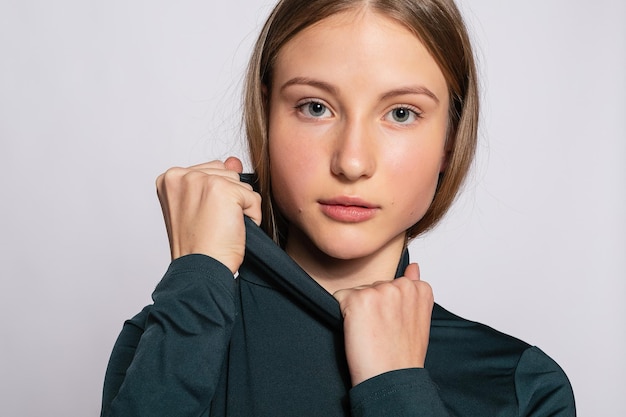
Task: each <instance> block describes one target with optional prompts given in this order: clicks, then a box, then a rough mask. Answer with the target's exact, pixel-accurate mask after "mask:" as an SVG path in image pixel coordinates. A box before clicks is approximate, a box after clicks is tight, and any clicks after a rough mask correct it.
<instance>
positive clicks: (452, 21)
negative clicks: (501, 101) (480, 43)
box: [243, 0, 479, 244]
mask: <svg viewBox="0 0 626 417" xmlns="http://www.w3.org/2000/svg"><path fill="white" fill-rule="evenodd" d="M363 7H366V8H369V9H370V10H371V11H374V12H377V13H380V14H382V15H385V16H387V17H390V18H392V19H395V20H396V21H397V22H399V23H400V24H402V25H404V26H405V27H407V28H408V29H409V30H411V31H412V32H413V33H414V34H415V35H416V36H417V38H418V39H419V40H420V41H421V42H422V43H423V44H424V46H425V47H426V49H427V50H428V51H429V53H430V54H431V56H432V57H433V58H434V60H435V62H436V63H437V64H438V66H439V68H440V70H441V72H442V73H443V75H444V77H445V80H446V83H447V86H448V93H449V98H450V100H449V102H450V108H449V116H448V133H447V135H448V136H447V142H446V150H447V152H448V158H447V164H446V166H445V169H444V170H443V172H442V173H441V175H440V177H439V182H438V184H437V190H436V192H435V195H434V198H433V201H432V203H431V204H430V207H429V208H428V210H427V211H426V213H425V214H424V216H423V217H422V218H421V219H420V220H419V221H418V222H417V223H416V224H414V225H413V226H412V227H410V228H409V229H408V230H407V241H408V240H410V239H412V238H414V237H416V236H418V235H420V234H422V233H423V232H425V231H427V230H429V229H430V228H432V227H433V226H434V225H435V224H437V222H438V221H439V220H440V219H441V218H442V216H443V215H444V214H445V213H446V212H447V210H448V209H449V207H450V205H451V204H452V202H453V201H454V199H455V197H456V195H457V193H458V191H459V189H460V188H461V186H462V184H463V182H464V180H465V178H466V177H467V173H468V171H469V169H470V167H471V165H472V161H473V159H474V154H475V151H476V142H477V129H478V114H479V103H478V87H477V79H476V75H477V74H476V67H475V61H474V55H473V52H472V46H471V42H470V39H469V36H468V33H467V29H466V26H465V23H464V22H463V19H462V17H461V14H460V12H459V10H458V8H457V6H456V5H455V3H454V1H453V0H281V1H279V2H278V4H277V5H276V6H275V8H274V9H273V10H272V12H271V14H270V15H269V17H268V18H267V21H266V22H265V25H264V26H263V29H262V30H261V33H260V35H259V37H258V39H257V42H256V44H255V46H254V49H253V52H252V56H251V58H250V62H249V64H248V69H247V74H246V79H245V83H244V92H243V94H244V97H243V106H244V113H243V122H244V129H245V134H246V137H247V141H248V150H249V153H250V161H251V163H252V167H253V169H254V171H255V173H256V175H257V181H258V184H257V186H258V189H259V192H260V194H261V196H262V201H263V203H262V204H263V220H262V227H263V229H264V230H265V231H266V233H268V234H269V235H270V236H271V237H272V238H273V239H274V240H275V241H276V242H277V243H279V244H284V239H285V227H286V224H285V221H284V219H283V218H282V216H281V215H280V213H279V212H278V210H277V209H276V208H275V205H274V203H273V199H272V190H271V181H270V163H271V161H270V160H269V151H268V140H269V138H268V111H269V110H268V109H269V103H268V100H269V94H267V92H268V91H270V90H271V88H272V76H273V70H274V65H275V62H276V58H277V56H278V54H279V52H280V50H281V48H282V47H283V46H284V45H285V44H286V43H287V42H289V40H291V39H292V38H293V37H294V36H296V35H297V34H298V33H299V32H301V31H302V30H304V29H306V28H308V27H309V26H311V25H313V24H315V23H317V22H319V21H321V20H323V19H325V18H327V17H329V16H332V15H334V14H337V13H341V12H344V11H347V10H350V9H354V8H363Z"/></svg>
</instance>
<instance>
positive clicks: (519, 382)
mask: <svg viewBox="0 0 626 417" xmlns="http://www.w3.org/2000/svg"><path fill="white" fill-rule="evenodd" d="M515 390H516V393H517V400H518V404H519V409H520V410H519V415H520V416H522V417H548V416H550V417H575V416H576V407H575V405H574V394H573V392H572V387H571V385H570V382H569V380H568V379H567V376H566V375H565V373H564V372H563V370H562V369H561V368H560V367H559V365H557V363H556V362H554V361H553V360H552V359H551V358H550V357H549V356H548V355H546V354H545V353H543V352H542V351H541V350H540V349H539V348H537V347H531V348H528V349H527V350H526V351H525V352H524V353H523V354H522V356H521V358H520V361H519V363H518V365H517V369H516V371H515Z"/></svg>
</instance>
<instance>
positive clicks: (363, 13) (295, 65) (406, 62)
mask: <svg viewBox="0 0 626 417" xmlns="http://www.w3.org/2000/svg"><path fill="white" fill-rule="evenodd" d="M302 76H311V77H315V78H334V79H336V80H337V82H341V81H346V80H350V84H351V85H354V84H355V82H357V81H358V80H361V82H362V83H363V84H364V85H365V84H371V83H374V82H379V83H380V84H381V87H384V86H385V85H387V84H394V83H399V82H401V83H409V84H412V83H428V84H432V88H433V89H439V90H441V88H443V89H444V90H447V86H446V82H445V79H444V76H443V74H442V72H441V70H440V69H439V67H438V65H437V63H436V62H435V60H434V59H433V58H432V56H431V55H430V53H429V52H428V50H427V49H426V47H425V46H424V44H423V43H422V42H421V41H420V39H419V38H418V37H417V35H415V33H414V32H413V31H411V30H409V29H408V28H407V27H406V26H405V25H404V24H402V23H400V22H398V21H397V20H395V19H392V18H390V17H388V16H386V15H383V14H381V13H379V12H376V11H373V10H371V9H369V8H359V9H354V10H348V11H345V12H341V13H337V14H335V15H332V16H330V17H328V18H325V19H323V20H321V21H319V22H317V23H315V24H314V25H311V26H309V27H307V28H305V29H304V30H302V31H301V32H299V33H298V34H297V35H296V36H294V37H293V38H292V39H291V40H290V41H289V42H287V43H286V44H285V45H284V46H283V47H282V48H281V50H280V51H279V54H278V56H277V59H276V61H275V65H274V81H276V82H279V83H280V79H285V78H290V77H302ZM439 93H442V91H439ZM438 95H439V94H438ZM444 95H445V94H444Z"/></svg>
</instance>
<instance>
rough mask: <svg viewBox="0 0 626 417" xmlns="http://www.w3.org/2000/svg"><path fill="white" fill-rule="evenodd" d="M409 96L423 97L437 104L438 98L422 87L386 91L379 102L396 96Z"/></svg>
mask: <svg viewBox="0 0 626 417" xmlns="http://www.w3.org/2000/svg"><path fill="white" fill-rule="evenodd" d="M409 94H418V95H425V96H428V97H430V98H431V99H433V101H434V102H435V103H437V104H439V98H438V97H437V96H436V95H435V93H433V92H432V91H430V90H429V89H428V88H426V87H423V86H414V87H402V88H397V89H394V90H391V91H388V92H386V93H385V94H383V95H382V96H381V100H385V99H388V98H392V97H396V96H404V95H409Z"/></svg>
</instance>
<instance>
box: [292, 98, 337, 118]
mask: <svg viewBox="0 0 626 417" xmlns="http://www.w3.org/2000/svg"><path fill="white" fill-rule="evenodd" d="M296 108H297V109H298V110H300V112H301V113H303V114H304V115H305V116H306V117H311V118H314V119H320V118H324V117H330V116H331V112H330V110H329V109H328V107H326V105H324V104H322V103H320V102H319V101H309V102H307V103H303V104H300V105H298V106H297V107H296Z"/></svg>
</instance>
